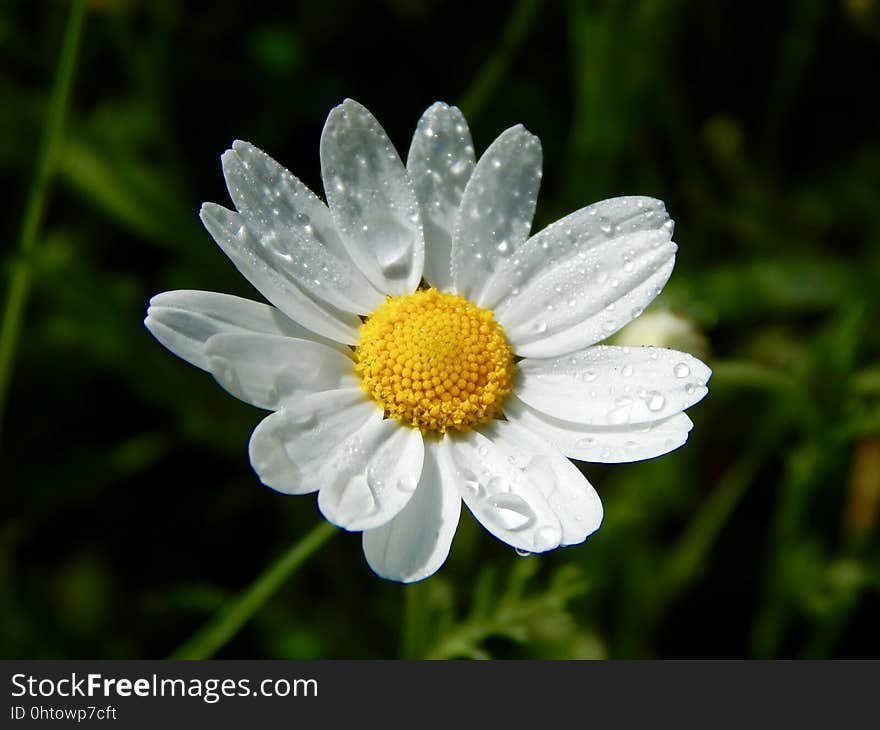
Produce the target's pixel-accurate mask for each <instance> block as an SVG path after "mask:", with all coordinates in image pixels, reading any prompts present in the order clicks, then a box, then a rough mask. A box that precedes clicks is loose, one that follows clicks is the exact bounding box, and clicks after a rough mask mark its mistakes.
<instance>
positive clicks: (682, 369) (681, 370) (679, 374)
mask: <svg viewBox="0 0 880 730" xmlns="http://www.w3.org/2000/svg"><path fill="white" fill-rule="evenodd" d="M672 372H674V373H675V377H676V378H686V377H687V376H688V375H690V374H691V369H690V368H689V367H688V366H687V365H685V364H684V363H683V362H680V363H678V364H677V365H676V366H675V367H674V368H673V369H672Z"/></svg>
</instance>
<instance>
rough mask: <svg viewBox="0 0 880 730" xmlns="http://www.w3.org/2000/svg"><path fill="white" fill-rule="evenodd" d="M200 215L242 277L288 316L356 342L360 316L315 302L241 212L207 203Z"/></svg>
mask: <svg viewBox="0 0 880 730" xmlns="http://www.w3.org/2000/svg"><path fill="white" fill-rule="evenodd" d="M199 216H200V217H201V219H202V223H204V224H205V228H207V229H208V232H209V233H210V234H211V235H212V236H213V237H214V240H215V241H216V242H217V245H218V246H220V248H221V249H222V250H223V253H225V254H226V255H227V256H228V257H229V258H230V260H231V261H232V263H233V264H235V267H236V268H237V269H238V270H239V271H240V272H241V273H242V275H243V276H244V277H245V278H246V279H247V280H248V281H250V283H251V284H253V285H254V287H255V288H256V289H257V291H259V292H260V293H261V294H262V295H263V296H264V297H266V299H268V300H269V301H270V302H271V303H272V304H274V305H275V306H276V307H278V308H279V309H280V310H281V311H282V312H284V313H285V314H286V315H287V316H288V317H290V318H291V319H293V320H294V321H296V322H298V323H299V324H301V325H302V326H303V327H305V328H306V329H308V330H311V331H312V332H317V333H318V334H320V335H323V336H324V337H328V338H330V339H331V340H335V341H336V342H341V343H343V344H346V345H352V344H354V343H355V342H357V337H358V334H357V333H358V328H359V327H360V325H361V320H360V319H358V317H357V315H355V314H352V313H350V312H343V311H341V310H339V309H337V308H336V307H334V306H332V305H330V304H328V303H326V302H324V301H321V300H318V299H316V298H315V297H314V296H313V295H312V294H310V293H309V292H307V291H305V290H304V289H303V288H302V287H301V286H300V284H299V283H298V282H297V281H296V280H295V279H293V278H292V277H291V276H290V274H288V273H287V272H285V271H284V269H283V268H278V265H279V262H278V261H277V260H276V259H275V258H274V257H272V256H270V255H269V254H267V252H266V249H265V247H264V245H263V243H262V242H261V240H260V238H259V237H258V236H257V235H256V234H255V233H254V231H253V230H251V228H250V227H249V226H248V225H247V222H246V221H245V219H244V218H243V217H242V216H241V215H240V214H239V213H236V212H235V211H231V210H228V209H227V208H224V207H223V206H222V205H217V204H215V203H205V204H204V205H203V206H202V209H201V211H200V213H199Z"/></svg>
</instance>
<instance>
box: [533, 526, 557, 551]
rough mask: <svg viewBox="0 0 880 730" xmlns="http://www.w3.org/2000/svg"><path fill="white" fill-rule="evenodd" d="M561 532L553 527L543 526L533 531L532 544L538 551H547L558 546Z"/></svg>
mask: <svg viewBox="0 0 880 730" xmlns="http://www.w3.org/2000/svg"><path fill="white" fill-rule="evenodd" d="M561 538H562V530H560V529H559V528H558V527H556V526H555V525H543V526H542V527H539V528H538V529H537V530H535V538H534V544H535V549H536V550H538V551H543V550H549V549H551V548H554V547H556V546H557V545H559V542H560V540H561Z"/></svg>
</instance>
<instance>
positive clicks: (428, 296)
mask: <svg viewBox="0 0 880 730" xmlns="http://www.w3.org/2000/svg"><path fill="white" fill-rule="evenodd" d="M355 354H356V361H357V364H356V366H355V369H356V370H357V373H358V375H359V376H360V378H361V385H362V386H363V388H364V390H365V391H367V393H369V395H370V396H371V397H372V398H373V399H374V400H375V401H376V402H377V403H378V404H379V405H380V406H382V408H383V409H384V411H385V415H386V416H388V417H391V418H396V419H398V420H399V421H402V422H403V423H406V424H408V425H411V426H414V427H416V428H418V429H420V430H421V431H422V432H423V433H429V432H433V433H446V432H447V431H465V430H468V429H470V428H473V427H474V426H478V425H480V424H481V423H485V422H486V421H489V420H491V419H492V418H494V417H495V416H497V415H499V414H500V412H501V406H502V404H503V403H504V399H505V397H506V396H507V394H508V393H510V389H511V387H512V385H513V374H514V370H515V367H514V363H513V350H511V348H510V345H508V344H507V338H505V336H504V330H503V329H502V327H501V325H500V324H498V323H497V322H496V321H495V316H494V314H493V313H492V312H491V311H490V310H488V309H481V308H480V307H478V306H477V305H476V304H472V303H471V302H469V301H467V300H466V299H463V298H462V297H460V296H458V295H456V294H444V293H442V292H439V291H437V290H436V289H425V290H419V291H417V292H415V293H414V294H407V295H404V296H399V297H388V298H387V299H386V300H385V303H384V304H382V305H381V306H380V307H379V308H378V309H377V310H376V311H375V312H373V313H372V314H371V315H370V316H369V317H368V318H367V320H366V321H365V322H364V323H363V324H362V325H361V330H360V341H359V343H358V346H357V349H356V351H355Z"/></svg>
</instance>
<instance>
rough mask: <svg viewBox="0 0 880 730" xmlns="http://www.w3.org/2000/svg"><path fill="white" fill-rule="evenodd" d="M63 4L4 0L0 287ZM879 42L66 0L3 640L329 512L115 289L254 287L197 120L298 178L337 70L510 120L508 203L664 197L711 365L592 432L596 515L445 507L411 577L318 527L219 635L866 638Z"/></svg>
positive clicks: (684, 28) (706, 646)
mask: <svg viewBox="0 0 880 730" xmlns="http://www.w3.org/2000/svg"><path fill="white" fill-rule="evenodd" d="M68 10H69V5H68V3H66V2H62V1H61V0H55V1H49V0H43V1H40V2H31V1H29V0H2V3H0V186H2V193H3V200H4V201H5V206H4V215H3V216H2V218H0V231H2V240H3V241H4V244H3V248H2V260H3V262H4V264H5V267H4V269H3V273H4V277H3V282H4V283H3V286H4V288H5V290H6V291H5V292H4V293H8V288H9V282H10V281H11V278H10V277H11V275H12V272H13V271H14V270H15V268H16V267H17V266H19V265H21V264H22V257H21V254H20V253H19V251H18V250H17V248H16V245H15V241H16V240H17V239H16V237H17V235H18V232H19V229H20V227H21V218H22V211H23V209H24V207H25V205H26V197H27V191H28V188H29V185H30V183H31V180H32V179H33V174H34V165H35V160H36V156H37V148H38V145H39V142H40V135H41V133H42V129H43V125H44V121H45V115H46V109H47V103H48V98H49V92H50V89H51V87H52V83H53V78H54V75H55V68H56V63H57V58H58V53H59V47H60V44H61V39H62V36H63V32H64V27H65V23H66V18H67V16H68ZM878 68H880V3H878V2H877V0H844V1H841V2H830V1H829V2H822V1H821V0H787V1H786V2H778V3H741V2H733V1H732V0H722V1H721V2H713V3H702V2H697V1H696V0H670V1H663V2H661V1H660V0H631V1H626V2H625V1H623V0H619V1H612V0H585V1H583V2H579V1H576V0H570V1H569V2H546V3H538V2H518V3H515V4H511V3H505V2H485V3H478V4H475V3H464V2H442V3H441V2H439V0H428V1H427V2H407V1H406V0H385V1H384V2H368V3H360V2H357V3H356V2H342V1H341V0H322V2H292V3H285V4H282V5H279V6H270V5H269V4H253V3H241V2H232V1H228V0H219V1H218V2H214V3H210V4H202V5H197V4H193V3H183V2H175V1H173V0H155V1H151V2H146V1H139V0H91V2H89V3H88V12H87V18H86V23H85V30H84V36H83V42H82V48H81V51H80V54H79V59H78V68H77V73H76V81H75V85H74V92H73V97H72V102H71V107H70V113H69V121H68V124H67V126H66V129H65V134H64V137H63V145H62V147H61V150H60V154H59V156H58V159H57V171H56V172H57V174H56V177H55V179H54V182H53V185H52V187H51V191H50V199H49V200H50V204H49V208H48V211H47V215H46V218H45V221H44V223H43V225H42V226H41V228H40V230H39V235H38V237H37V241H36V245H35V247H34V250H33V252H31V253H29V254H28V255H27V257H26V258H27V260H26V262H25V265H26V266H27V267H28V271H29V272H30V277H31V278H30V282H31V288H30V297H29V298H28V300H27V307H26V310H25V318H24V320H23V327H22V331H21V337H20V339H19V342H18V348H17V356H16V359H15V368H14V371H13V372H12V380H11V384H12V385H11V391H10V398H9V401H8V404H7V408H6V412H5V414H3V420H4V430H3V437H2V443H0V475H2V476H0V479H2V485H3V490H2V493H0V500H2V503H0V504H2V507H0V655H2V656H4V657H144V658H147V657H162V656H165V655H167V654H169V653H170V652H171V651H172V650H173V649H174V648H175V647H176V646H178V645H180V644H181V643H182V642H183V641H184V640H185V639H186V638H187V637H188V636H189V635H191V634H192V632H193V631H195V630H196V629H197V628H198V627H199V626H200V625H202V624H203V622H204V621H205V620H207V619H208V618H209V617H210V616H211V615H212V614H214V612H215V611H217V610H218V609H220V608H221V607H222V606H224V605H226V604H227V602H228V601H229V600H231V599H232V598H233V597H234V596H235V595H236V594H237V593H238V592H239V591H241V590H242V589H243V588H244V587H245V586H247V585H248V584H249V583H250V581H252V580H253V579H254V577H255V576H257V575H258V574H259V573H260V572H261V571H262V570H263V568H264V566H265V565H266V564H267V563H269V562H271V560H273V559H274V558H275V557H276V556H277V555H279V554H281V553H282V552H283V551H284V550H286V549H287V547H288V545H290V544H291V543H293V542H294V541H296V540H297V538H298V537H300V536H302V535H304V534H306V533H307V532H308V531H309V530H310V529H311V528H312V526H313V525H314V524H316V523H317V522H318V521H319V519H320V517H319V515H318V513H317V509H316V507H315V505H314V503H313V500H311V499H310V498H289V497H284V496H282V495H279V494H275V493H273V492H271V491H269V490H267V489H264V488H262V487H261V486H260V485H259V483H258V481H257V479H256V477H255V476H254V475H253V473H252V472H251V471H250V468H249V465H248V462H247V456H246V444H247V439H248V435H249V433H250V431H251V429H252V428H253V427H254V425H255V424H256V423H257V422H258V420H259V419H260V418H261V413H260V412H258V411H257V410H255V409H253V408H251V407H249V406H246V405H244V404H242V403H239V402H237V401H235V400H234V399H232V398H230V397H228V396H227V395H226V394H225V393H224V392H223V391H222V390H221V389H219V388H218V387H216V385H215V384H214V382H213V381H212V380H211V378H210V377H208V376H207V375H206V374H204V373H202V372H200V371H198V370H196V369H195V368H192V367H190V366H188V365H186V364H185V363H183V362H181V361H179V360H177V359H175V358H174V357H172V356H171V355H170V354H169V353H168V352H167V351H165V350H164V349H163V348H162V347H160V346H159V345H158V344H156V343H155V341H153V340H152V338H151V337H150V335H149V334H148V333H147V331H146V330H145V329H144V328H143V327H142V325H141V320H142V319H143V315H144V309H145V305H146V302H147V300H148V298H149V297H150V296H151V295H152V294H154V293H157V292H159V291H163V290H167V289H175V288H195V289H208V290H215V291H225V292H232V293H238V294H241V295H244V296H250V297H253V298H257V295H256V294H255V293H254V292H253V291H252V290H250V289H249V286H248V284H247V283H246V282H245V281H243V280H242V279H241V278H240V277H239V276H238V275H237V273H236V271H235V270H234V268H233V267H232V266H231V265H229V263H228V261H226V260H225V258H224V257H223V255H222V254H221V252H220V251H218V250H217V248H216V246H214V245H213V243H212V242H211V240H210V238H209V236H208V235H207V233H205V232H204V231H203V230H202V229H201V227H200V225H199V223H198V219H197V216H196V212H197V210H198V207H199V205H200V204H201V202H202V201H204V200H214V201H218V202H226V200H227V195H226V192H225V190H224V186H223V181H222V176H221V174H220V169H219V159H218V158H219V155H220V153H221V152H222V151H223V150H224V149H226V147H227V146H228V145H229V143H230V142H231V141H232V140H233V139H234V138H236V137H240V138H244V139H247V140H249V141H252V142H253V143H255V144H257V145H258V146H259V147H261V148H263V149H266V150H268V151H269V152H270V153H271V154H273V156H275V157H276V158H278V159H279V160H281V161H282V162H283V163H284V164H285V165H286V166H288V167H289V168H290V169H291V170H292V171H294V173H295V174H297V175H298V176H299V177H301V178H302V179H303V180H304V181H305V182H306V183H307V184H308V185H309V186H310V187H312V188H313V189H320V179H319V166H318V160H317V149H318V147H317V144H318V136H319V133H320V129H321V126H322V123H323V119H324V116H325V115H326V113H327V111H328V110H329V109H330V108H331V107H332V106H333V105H335V104H336V103H338V102H339V101H340V100H341V99H342V98H343V97H345V96H351V97H353V98H356V99H358V100H359V101H361V102H363V103H364V104H366V105H367V107H368V108H369V109H371V110H372V111H373V112H374V113H375V114H376V115H377V117H378V118H379V119H380V120H381V121H382V123H383V124H384V125H385V127H386V129H387V130H388V132H389V134H390V135H391V138H392V139H393V140H394V141H395V143H396V144H397V146H398V149H399V150H400V151H402V152H404V153H405V150H406V149H407V146H408V144H409V137H410V135H411V133H412V130H413V128H414V125H415V122H416V120H417V118H418V116H419V115H420V113H421V111H422V110H423V109H424V108H426V107H427V106H428V105H429V104H430V103H431V102H433V101H435V100H436V99H443V100H446V101H449V102H461V103H462V104H463V106H464V110H465V113H466V114H468V116H469V120H470V122H471V127H472V130H473V133H474V137H475V140H476V142H477V146H478V148H479V149H482V148H484V147H485V146H486V145H487V144H488V143H489V142H490V141H491V139H492V138H493V137H494V136H495V135H496V134H497V133H499V132H500V131H501V130H502V129H504V128H505V127H507V126H510V125H512V124H514V123H517V122H522V123H524V124H525V125H526V126H527V127H528V128H529V129H530V130H531V131H533V132H535V133H536V134H538V135H539V136H540V137H541V139H542V141H543V143H544V150H545V164H544V169H545V175H544V179H543V183H544V187H543V190H542V194H541V198H540V200H539V207H538V219H537V221H536V228H539V227H542V226H543V225H545V224H546V223H548V222H550V221H552V220H554V219H556V218H558V217H560V216H561V215H564V214H565V213H567V212H570V211H571V210H573V209H575V208H578V207H581V206H583V205H585V204H587V203H589V202H593V201H594V200H598V199H601V198H607V197H611V196H613V195H618V194H635V193H639V194H648V195H654V196H656V197H659V198H662V199H664V200H665V201H666V203H667V206H668V208H669V210H670V211H671V213H672V215H673V217H674V218H675V219H676V222H677V234H676V240H677V241H678V243H679V245H680V252H679V257H678V265H677V268H676V271H675V272H674V273H673V276H672V279H671V281H670V283H669V285H668V286H667V288H666V290H665V291H664V293H663V295H662V296H661V298H660V300H658V302H657V303H656V304H655V305H654V308H655V309H665V310H669V311H672V312H674V313H676V314H677V315H679V316H681V317H684V318H687V319H688V320H689V321H690V322H691V326H692V327H694V328H696V329H698V330H700V331H701V333H702V337H704V338H705V341H707V342H708V343H709V348H710V354H709V362H710V364H711V365H712V366H713V368H714V369H715V376H714V378H713V380H712V382H711V383H710V394H709V396H708V397H707V398H706V400H705V401H704V402H703V403H701V404H700V405H699V406H697V407H695V408H694V409H693V410H692V411H691V415H692V417H693V419H694V421H695V422H696V428H695V429H694V431H693V432H692V434H691V438H690V441H689V443H688V444H687V446H686V447H684V448H683V449H681V450H679V451H677V452H675V453H673V454H670V455H668V456H666V457H663V458H660V459H656V460H652V461H648V462H643V463H638V464H628V465H619V466H614V467H608V466H604V465H582V469H583V470H584V473H585V474H587V475H588V477H589V479H590V480H591V482H592V483H593V484H594V485H595V486H596V487H597V489H598V491H599V493H600V494H601V495H602V498H603V501H604V504H605V510H606V517H605V523H604V525H603V527H602V528H601V529H600V531H599V532H598V533H596V535H594V536H593V537H591V538H590V539H589V540H588V541H587V542H586V544H584V545H581V546H576V547H572V548H566V549H562V550H558V551H556V552H554V553H552V554H550V555H546V556H540V557H539V556H531V557H527V558H520V557H518V556H516V555H515V554H514V551H513V550H512V549H510V548H508V547H506V546H503V545H501V544H500V543H498V542H497V541H495V540H494V538H492V537H491V536H489V535H488V534H486V533H485V532H484V531H483V530H481V529H480V528H479V527H478V526H477V525H476V523H475V522H474V521H473V519H472V518H470V516H469V515H463V518H462V524H461V527H460V529H459V533H458V535H457V536H456V539H455V542H454V543H453V548H452V554H451V556H450V558H449V560H448V562H447V564H446V565H445V566H444V567H443V568H442V569H441V571H440V573H439V574H438V575H437V576H436V577H434V578H432V579H430V580H429V581H427V582H425V583H422V584H418V585H416V586H410V587H403V586H400V585H397V584H393V583H388V582H384V581H381V580H380V579H378V578H376V577H375V576H374V575H373V574H372V573H371V571H370V570H369V568H368V567H367V566H366V564H365V562H364V561H363V558H362V555H361V551H360V539H359V536H356V535H347V534H341V535H339V536H337V537H335V538H334V539H333V540H332V541H331V542H330V543H329V544H328V545H327V546H325V547H323V548H322V549H321V550H320V551H319V552H317V553H316V554H315V555H314V556H313V557H312V558H311V559H310V560H309V561H308V562H307V563H306V564H304V565H303V566H302V568H301V569H300V570H299V572H298V573H297V574H296V576H294V577H293V578H292V579H291V580H289V581H288V582H287V583H286V584H285V585H284V586H283V587H282V589H281V590H280V591H279V592H278V593H277V594H276V595H275V596H274V598H272V599H271V600H270V601H268V602H267V603H266V604H265V605H264V606H263V608H262V609H261V610H260V611H259V612H258V613H257V614H256V616H255V617H254V619H253V620H252V621H251V622H249V623H248V624H247V625H246V626H245V627H244V628H243V630H242V631H241V632H240V633H238V634H237V635H236V636H235V638H234V639H233V640H232V641H231V642H230V643H229V644H228V645H227V646H226V647H225V648H224V649H223V650H222V651H221V653H220V656H227V657H265V658H275V657H285V658H317V657H322V658H344V657H394V656H430V657H505V658H517V657H537V658H550V657H554V658H592V657H606V656H607V657H624V658H630V657H655V656H657V657H699V656H713V657H719V656H723V657H798V656H810V657H864V656H875V657H876V656H877V655H878V654H880V632H878V630H877V628H876V624H877V622H876V616H877V615H878V609H880V543H878V537H877V534H878V532H877V521H878V516H880V512H878V501H880V362H878V353H880V312H878V297H877V287H878V283H880V215H878V210H880V137H878V126H877V120H876V114H875V112H873V111H870V107H869V102H870V99H871V98H872V97H873V96H876V90H875V88H876V83H877V81H876V76H877V69H878ZM4 301H5V300H4Z"/></svg>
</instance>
